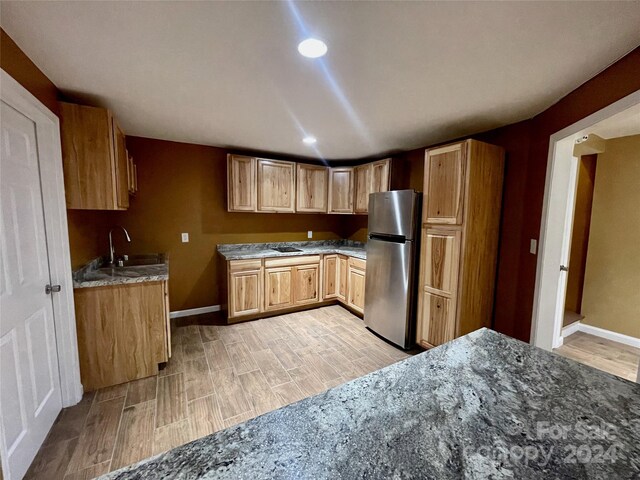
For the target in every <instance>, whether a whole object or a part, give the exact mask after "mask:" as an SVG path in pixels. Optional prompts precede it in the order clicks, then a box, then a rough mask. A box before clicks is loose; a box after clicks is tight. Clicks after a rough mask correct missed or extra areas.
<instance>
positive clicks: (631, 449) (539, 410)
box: [101, 329, 640, 480]
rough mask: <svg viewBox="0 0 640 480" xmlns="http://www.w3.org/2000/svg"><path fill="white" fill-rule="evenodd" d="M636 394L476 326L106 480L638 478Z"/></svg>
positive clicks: (639, 393) (622, 383) (629, 385)
mask: <svg viewBox="0 0 640 480" xmlns="http://www.w3.org/2000/svg"><path fill="white" fill-rule="evenodd" d="M639 422H640V385H638V384H636V383H633V382H629V381H627V380H623V379H620V378H617V377H614V376H612V375H609V374H607V373H604V372H601V371H598V370H595V369H592V368H590V367H587V366H585V365H581V364H579V363H576V362H574V361H572V360H569V359H566V358H563V357H560V356H558V355H555V354H553V353H549V352H546V351H544V350H541V349H538V348H535V347H532V346H530V345H528V344H525V343H522V342H520V341H517V340H514V339H512V338H509V337H506V336H504V335H501V334H498V333H495V332H493V331H491V330H487V329H481V330H478V331H476V332H473V333H471V334H469V335H465V336H464V337H461V338H459V339H457V340H454V341H453V342H450V343H447V344H445V345H443V346H441V347H438V348H434V349H432V350H429V351H427V352H424V353H422V354H419V355H416V356H414V357H412V358H409V359H407V360H404V361H401V362H399V363H396V364H394V365H391V366H389V367H387V368H384V369H382V370H378V371H376V372H373V373H371V374H369V375H366V376H364V377H361V378H358V379H356V380H354V381H352V382H349V383H346V384H344V385H341V386H339V387H336V388H333V389H331V390H328V391H326V392H324V393H322V394H319V395H317V396H314V397H310V398H307V399H304V400H302V401H300V402H297V403H294V404H292V405H289V406H287V407H283V408H281V409H279V410H275V411H272V412H269V413H267V414H264V415H262V416H260V417H257V418H254V419H252V420H249V421H247V422H245V423H242V424H240V425H236V426H234V427H231V428H228V429H226V430H222V431H219V432H216V433H214V434H212V435H209V436H207V437H204V438H201V439H199V440H195V441H193V442H191V443H188V444H186V445H183V446H180V447H177V448H175V449H173V450H170V451H168V452H166V453H163V454H160V455H158V456H156V457H153V458H150V459H147V460H143V461H142V462H140V463H138V464H136V465H133V466H130V467H127V468H124V469H122V470H119V471H115V472H112V473H110V474H107V475H106V476H103V477H101V478H102V479H103V480H106V479H110V480H115V479H131V478H136V479H155V478H181V479H186V478H189V479H196V478H197V479H214V478H216V479H237V478H250V479H254V480H257V479H263V478H264V479H266V478H277V479H285V478H286V479H288V478H313V479H334V478H344V479H359V478H372V479H378V478H437V479H459V478H467V479H486V478H526V479H531V478H540V479H548V478H593V479H595V478H611V479H613V478H620V479H622V478H638V475H639V474H640V461H639V460H638V459H640V423H639Z"/></svg>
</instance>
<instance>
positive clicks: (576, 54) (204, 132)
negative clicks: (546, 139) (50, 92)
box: [0, 1, 640, 159]
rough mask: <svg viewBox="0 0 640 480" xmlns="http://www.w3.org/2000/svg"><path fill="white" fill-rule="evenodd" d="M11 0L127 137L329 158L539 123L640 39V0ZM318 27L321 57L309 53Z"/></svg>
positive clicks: (56, 67) (64, 72)
mask: <svg viewBox="0 0 640 480" xmlns="http://www.w3.org/2000/svg"><path fill="white" fill-rule="evenodd" d="M0 5H1V6H0V15H1V16H0V23H1V25H2V27H3V28H4V29H5V31H6V32H7V33H8V34H9V35H10V36H11V37H12V38H13V39H14V40H15V41H16V43H17V44H18V45H19V46H20V47H21V48H22V49H23V50H24V51H25V52H26V53H27V55H29V57H30V58H31V59H32V60H33V61H34V62H35V63H36V64H37V65H38V66H39V67H40V68H41V69H42V70H43V71H44V72H45V74H47V75H48V76H49V78H51V80H52V81H53V82H54V83H55V84H56V85H57V86H58V87H59V88H60V89H61V90H63V91H64V92H66V93H69V94H71V95H73V96H74V97H75V98H78V99H83V100H85V101H91V102H92V103H95V104H99V105H104V106H107V107H109V108H111V109H112V110H113V111H114V113H115V115H116V116H117V118H118V119H119V121H120V123H121V124H122V126H123V128H124V130H125V132H126V133H127V134H128V135H139V136H145V137H152V138H162V139H168V140H176V141H183V142H192V143H199V144H207V145H217V146H223V147H244V148H248V149H256V150H263V151H270V152H279V153H285V154H291V155H302V156H322V157H324V158H328V159H347V158H361V157H366V156H374V155H382V154H384V153H387V152H391V151H394V150H398V149H403V150H404V149H411V148H417V147H420V146H424V145H428V144H432V143H435V142H439V141H443V140H448V139H451V138H454V137H458V136H462V135H467V134H470V133H475V132H479V131H483V130H487V129H491V128H494V127H498V126H502V125H506V124H509V123H513V122H516V121H519V120H523V119H526V118H530V117H532V116H534V115H535V114H537V113H539V112H541V111H542V110H544V109H545V108H547V107H548V106H549V105H551V104H553V103H554V102H555V101H557V100H558V99H560V98H561V97H563V96H564V95H565V94H567V93H568V92H570V91H571V90H573V89H575V88H576V87H577V86H579V85H580V84H582V83H583V82H585V81H586V80H588V79H589V78H591V77H593V76H594V75H595V74H597V73H598V72H599V71H601V70H602V69H604V68H605V67H607V66H608V65H609V64H611V63H612V62H614V61H615V60H616V59H618V58H620V57H621V56H623V55H624V54H626V53H627V52H629V51H631V50H632V49H633V48H634V47H636V46H638V45H639V44H640V29H639V28H638V25H640V2H304V3H295V4H291V3H287V2H127V1H122V2H88V1H87V2H67V1H58V2H30V1H20V2H13V1H2V2H1V3H0ZM308 35H311V36H316V37H318V38H321V39H323V40H324V41H325V42H326V43H327V44H328V46H329V52H328V54H327V55H326V56H325V57H324V58H322V59H321V60H311V59H306V58H304V57H301V56H300V55H299V54H298V53H297V51H296V47H297V44H298V42H299V41H300V40H302V39H303V38H305V37H306V36H308ZM305 133H306V134H311V135H314V136H315V137H317V138H318V143H317V144H316V147H315V149H314V147H308V146H306V145H305V144H303V143H302V141H301V139H302V137H303V136H304V134H305Z"/></svg>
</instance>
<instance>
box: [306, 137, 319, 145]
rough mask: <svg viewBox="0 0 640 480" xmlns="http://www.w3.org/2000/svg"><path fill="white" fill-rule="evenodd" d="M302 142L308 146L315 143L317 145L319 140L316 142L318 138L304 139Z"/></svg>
mask: <svg viewBox="0 0 640 480" xmlns="http://www.w3.org/2000/svg"><path fill="white" fill-rule="evenodd" d="M302 141H303V142H304V143H306V144H307V145H313V144H314V143H316V142H317V141H318V140H316V137H310V136H309V137H304V138H303V139H302Z"/></svg>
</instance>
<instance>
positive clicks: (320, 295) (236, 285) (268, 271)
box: [227, 254, 366, 320]
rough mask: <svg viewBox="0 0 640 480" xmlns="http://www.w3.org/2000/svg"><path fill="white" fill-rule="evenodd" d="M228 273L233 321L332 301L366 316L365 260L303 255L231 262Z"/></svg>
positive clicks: (330, 255)
mask: <svg viewBox="0 0 640 480" xmlns="http://www.w3.org/2000/svg"><path fill="white" fill-rule="evenodd" d="M227 269H228V288H227V292H228V299H227V300H228V318H229V319H231V320H233V319H236V318H243V317H249V316H253V315H256V314H260V313H264V312H278V311H284V310H288V309H292V308H295V307H298V306H300V307H303V306H307V305H313V304H315V303H320V302H323V301H325V302H326V301H331V300H337V301H338V302H340V303H342V304H345V305H347V306H349V307H350V308H352V309H353V310H355V311H356V312H360V313H364V279H365V270H366V262H365V261H364V260H360V259H356V258H353V257H346V256H344V255H338V254H329V255H323V256H321V255H303V256H298V257H274V258H265V259H257V260H230V261H228V262H227ZM350 289H351V294H349V290H350Z"/></svg>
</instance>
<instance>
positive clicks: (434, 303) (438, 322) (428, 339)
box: [417, 291, 456, 348]
mask: <svg viewBox="0 0 640 480" xmlns="http://www.w3.org/2000/svg"><path fill="white" fill-rule="evenodd" d="M421 318H422V322H419V323H418V332H417V334H418V343H419V344H420V345H422V346H423V347H425V348H430V347H433V346H436V345H442V344H443V343H447V342H449V341H451V340H453V339H454V338H455V330H456V317H455V310H454V308H453V305H452V299H450V298H446V297H443V296H441V295H436V294H434V293H431V292H428V291H424V292H423V293H422V317H421Z"/></svg>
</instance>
